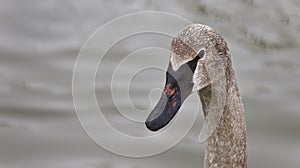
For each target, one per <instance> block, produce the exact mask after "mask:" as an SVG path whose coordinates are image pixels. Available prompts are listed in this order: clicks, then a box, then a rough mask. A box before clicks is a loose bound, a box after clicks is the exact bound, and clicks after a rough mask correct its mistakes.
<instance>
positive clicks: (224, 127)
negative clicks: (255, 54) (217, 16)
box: [170, 24, 247, 168]
mask: <svg viewBox="0 0 300 168" xmlns="http://www.w3.org/2000/svg"><path fill="white" fill-rule="evenodd" d="M199 50H205V57H204V58H203V59H201V60H199V62H198V64H197V68H196V70H195V72H194V78H193V82H194V88H193V90H194V91H198V93H199V97H200V100H201V102H202V107H203V111H204V115H205V116H206V118H207V116H208V115H209V113H212V112H214V111H216V108H215V107H214V106H213V107H212V101H213V100H214V98H215V99H218V98H219V99H220V98H222V99H224V100H222V101H220V102H224V105H222V104H220V106H221V108H220V109H217V110H219V111H220V112H221V113H220V114H222V115H221V117H220V120H219V121H218V124H217V125H216V127H214V130H213V131H212V133H211V134H210V136H209V137H208V138H207V147H206V151H205V159H204V167H205V168H223V167H224V168H245V167H247V161H246V160H247V154H246V123H245V118H244V108H243V104H242V100H241V97H240V94H239V91H238V87H237V83H236V79H235V76H234V70H233V68H232V63H231V58H230V53H229V49H228V47H227V44H226V42H225V41H224V39H223V38H222V37H221V36H220V35H219V34H218V33H216V32H215V31H214V30H213V29H211V28H210V27H208V26H206V25H201V24H193V25H190V26H187V27H186V28H185V29H184V30H183V31H182V32H180V33H179V34H178V36H177V37H175V38H174V39H173V41H172V47H171V58H170V62H171V64H172V67H173V69H174V70H176V69H178V68H179V67H180V66H181V65H183V64H185V63H187V62H188V61H190V60H192V59H193V58H194V57H195V56H196V55H197V53H198V52H199ZM222 81H224V82H222ZM221 86H224V87H221ZM224 89H225V90H224ZM223 94H224V95H223ZM214 108H215V109H214ZM208 123H209V122H208ZM208 127H209V126H208Z"/></svg>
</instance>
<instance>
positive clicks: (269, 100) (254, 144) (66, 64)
mask: <svg viewBox="0 0 300 168" xmlns="http://www.w3.org/2000/svg"><path fill="white" fill-rule="evenodd" d="M0 4H1V5H0V8H1V10H0V18H1V22H0V23H1V24H0V27H1V28H0V36H1V38H0V49H1V50H0V51H1V52H0V53H1V56H0V78H1V82H0V99H1V101H0V167H1V168H2V167H6V168H7V167H8V168H18V167H22V168H32V167H45V168H48V167H49V168H52V167H56V168H60V167H74V168H77V167H78V168H79V167H84V168H87V167H95V168H98V167H99V168H100V167H101V168H114V167H128V168H130V167H132V168H138V167H158V168H159V167H174V168H177V167H178V168H179V167H186V166H188V167H202V160H203V154H204V145H203V144H199V143H198V142H197V138H198V137H197V136H198V133H199V131H200V126H201V124H200V123H201V122H202V119H201V115H199V117H198V118H197V123H196V124H195V125H194V127H193V128H192V130H191V131H190V132H189V134H188V135H187V136H186V137H185V138H184V139H183V140H182V141H181V142H180V143H179V144H178V145H177V146H175V147H174V148H172V149H171V150H169V151H167V152H165V153H162V154H160V155H156V156H153V157H149V158H141V159H133V158H125V157H121V156H118V155H115V154H112V153H110V152H108V151H106V150H104V149H102V148H100V147H99V146H98V145H96V144H95V143H94V142H93V141H92V140H91V139H89V138H88V136H87V135H86V134H85V133H84V131H83V129H82V128H81V127H80V124H79V122H78V120H77V117H76V113H75V110H74V106H73V102H72V93H71V91H72V90H71V84H72V81H71V80H72V70H73V66H74V63H75V59H76V56H77V53H78V52H79V50H80V48H81V46H82V45H83V43H84V41H85V40H86V39H87V38H88V36H89V35H90V34H91V33H92V32H93V31H95V30H96V29H97V28H98V27H100V26H101V25H103V24H104V23H106V22H108V21H110V20H111V19H113V18H115V17H118V16H120V15H122V14H126V13H130V12H136V11H143V10H158V11H165V12H171V13H175V14H177V15H181V16H183V17H186V18H187V19H189V20H191V21H193V22H200V23H205V24H207V25H210V26H211V27H213V28H214V29H215V30H216V31H218V32H219V33H220V34H222V35H223V37H224V38H225V39H226V41H227V43H228V44H229V48H230V51H231V54H232V58H233V64H234V68H235V70H236V75H237V76H236V77H237V79H238V83H239V87H240V90H241V95H242V97H243V102H244V105H245V111H246V120H247V129H248V130H247V131H248V162H249V163H248V164H249V167H273V168H281V167H298V166H299V164H300V161H299V159H300V130H299V128H300V122H299V119H300V113H299V107H300V106H299V99H300V90H299V84H300V59H299V57H298V55H299V45H300V40H299V39H300V21H299V17H300V13H299V10H300V2H299V1H297V0H287V1H279V0H276V1H272V3H270V1H267V0H263V1H256V0H243V1H237V0H231V1H230V0H223V1H216V0H213V1H209V2H204V1H193V0H188V1H164V2H158V1H135V0H131V1H122V2H120V1H116V0H115V1H89V2H86V1H76V2H75V1H48V2H45V1H34V0H30V1H26V2H23V1H17V0H15V1H0ZM112 31H113V30H112ZM139 39H141V37H140V38H139ZM145 39H149V41H157V42H158V43H157V44H162V45H166V47H167V44H165V42H161V41H159V40H158V39H156V38H152V39H151V38H148V37H145ZM131 41H132V42H133V46H135V45H134V44H136V45H138V44H140V42H137V41H134V38H133V39H132V40H131ZM146 44H147V43H146ZM128 46H129V47H128ZM130 49H132V48H130V45H125V44H124V45H123V46H122V44H120V47H119V48H118V47H117V48H116V50H114V51H113V52H115V53H117V54H119V55H122V54H125V53H127V52H129V50H130ZM112 54H113V53H112ZM109 61H111V63H112V64H114V63H116V62H117V60H116V59H113V58H111V59H110V60H108V62H109ZM107 66H109V64H107ZM131 66H133V65H129V66H128V68H130V67H131ZM166 66H167V65H166ZM125 68H126V67H125ZM153 73H154V74H155V75H158V77H157V78H153V77H151V82H153V85H146V87H145V88H139V87H138V86H140V84H139V83H138V82H139V81H141V80H139V79H141V78H144V76H149V77H150V76H151V75H153V76H155V75H154V74H152V73H149V72H148V73H147V72H141V73H139V74H137V76H136V82H137V83H133V85H132V86H131V93H130V94H131V95H132V97H133V99H132V100H133V101H134V102H135V103H136V106H137V108H140V109H143V108H144V109H147V108H149V107H151V103H153V101H156V100H155V97H157V95H158V92H157V91H155V92H153V93H151V94H150V98H151V99H150V100H149V97H148V93H149V87H152V86H155V87H156V86H157V87H162V85H163V78H164V77H163V75H161V76H159V75H160V74H161V71H159V70H158V71H153ZM108 78H109V75H106V76H105V74H104V77H103V78H99V79H96V83H97V82H98V83H99V81H101V80H105V79H108ZM120 86H122V83H120ZM135 88H136V89H135ZM108 89H109V86H106V85H97V86H96V92H97V94H98V95H101V94H106V93H107V91H108ZM153 97H154V98H153ZM102 104H103V106H104V109H107V110H108V111H110V110H112V111H113V109H114V108H113V106H112V104H111V102H109V101H108V102H102ZM122 105H123V106H125V107H126V103H123V104H122ZM105 115H106V116H107V118H109V119H110V120H111V121H112V123H121V125H119V127H120V128H119V129H121V130H122V131H125V132H126V133H128V134H134V131H132V130H133V129H134V128H135V127H136V125H132V124H129V122H126V121H125V120H123V119H122V118H121V117H119V116H118V114H116V113H113V112H111V113H106V114H105ZM115 125H117V124H115ZM116 127H117V126H116ZM112 141H113V139H112Z"/></svg>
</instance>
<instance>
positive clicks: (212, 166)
mask: <svg viewBox="0 0 300 168" xmlns="http://www.w3.org/2000/svg"><path fill="white" fill-rule="evenodd" d="M226 78H227V82H226V83H227V86H226V101H225V106H224V109H223V114H222V117H221V119H220V121H219V123H218V125H217V127H216V129H215V130H214V131H213V132H212V134H211V135H210V136H209V137H208V139H207V147H206V151H205V159H204V168H220V167H224V168H227V167H228V168H229V167H235V168H246V167H247V153H246V123H245V118H244V109H243V104H242V101H241V97H240V95H239V91H238V87H237V84H236V80H235V78H234V71H233V69H232V68H230V69H228V70H227V72H226ZM212 89H214V88H212V85H209V86H207V87H205V88H203V89H201V90H200V91H199V96H200V99H201V102H202V107H203V111H204V114H205V116H207V115H208V113H209V106H210V105H211V102H210V100H211V96H212V95H211V94H212V93H213V92H212V91H211V90H212Z"/></svg>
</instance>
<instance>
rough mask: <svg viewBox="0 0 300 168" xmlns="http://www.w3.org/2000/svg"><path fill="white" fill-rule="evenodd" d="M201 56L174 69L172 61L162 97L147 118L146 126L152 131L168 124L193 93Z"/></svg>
mask: <svg viewBox="0 0 300 168" xmlns="http://www.w3.org/2000/svg"><path fill="white" fill-rule="evenodd" d="M199 58H200V57H198V56H196V57H195V58H194V59H193V60H191V61H189V62H187V63H186V64H184V65H182V66H181V67H180V68H179V69H178V70H177V71H174V70H173V68H172V65H171V63H170V64H169V67H168V71H167V74H166V84H165V87H164V90H163V93H162V95H161V98H160V100H159V102H158V103H157V105H156V106H155V108H154V109H153V111H152V112H151V113H150V115H149V116H148V118H147V119H146V122H145V124H146V126H147V128H148V129H149V130H151V131H157V130H159V129H161V128H163V127H164V126H166V125H167V124H168V123H169V122H170V121H171V120H172V119H173V117H174V116H175V115H176V113H177V112H178V110H179V109H180V107H181V105H182V103H183V101H184V100H185V99H186V98H187V97H188V96H189V95H190V94H191V93H192V89H193V86H194V84H193V74H194V71H195V69H196V66H197V63H198V60H199Z"/></svg>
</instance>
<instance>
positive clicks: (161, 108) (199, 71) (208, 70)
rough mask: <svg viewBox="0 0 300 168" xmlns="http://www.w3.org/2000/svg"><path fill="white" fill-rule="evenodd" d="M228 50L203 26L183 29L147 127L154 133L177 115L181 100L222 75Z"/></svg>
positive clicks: (222, 41)
mask: <svg viewBox="0 0 300 168" xmlns="http://www.w3.org/2000/svg"><path fill="white" fill-rule="evenodd" d="M229 60H230V59H229V51H228V48H227V45H226V43H225V41H224V40H223V38H222V37H221V36H220V35H219V34H217V33H216V32H215V31H214V30H213V29H212V28H210V27H209V26H206V25H202V24H192V25H189V26H187V27H185V28H184V29H183V30H182V31H181V32H180V33H179V34H178V35H177V36H176V37H174V38H173V40H172V43H171V55H170V61H169V66H168V69H167V72H166V83H165V87H164V90H163V93H162V95H161V98H160V100H159V102H158V103H157V105H156V106H155V108H154V109H153V111H152V112H151V113H150V115H149V116H148V118H147V119H146V122H145V124H146V126H147V128H148V129H149V130H151V131H157V130H159V129H161V128H163V127H164V126H166V125H167V124H168V123H169V122H170V121H171V120H172V119H173V117H174V116H175V115H176V113H177V112H178V110H179V109H180V106H181V105H182V103H183V101H184V100H185V99H186V98H187V97H188V96H189V95H190V94H191V93H192V92H194V91H199V90H201V89H202V88H204V87H206V86H208V85H209V84H211V83H212V82H214V81H216V80H218V79H220V78H221V77H222V76H225V71H226V70H225V69H226V67H227V64H228V62H229Z"/></svg>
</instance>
